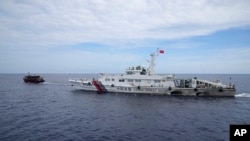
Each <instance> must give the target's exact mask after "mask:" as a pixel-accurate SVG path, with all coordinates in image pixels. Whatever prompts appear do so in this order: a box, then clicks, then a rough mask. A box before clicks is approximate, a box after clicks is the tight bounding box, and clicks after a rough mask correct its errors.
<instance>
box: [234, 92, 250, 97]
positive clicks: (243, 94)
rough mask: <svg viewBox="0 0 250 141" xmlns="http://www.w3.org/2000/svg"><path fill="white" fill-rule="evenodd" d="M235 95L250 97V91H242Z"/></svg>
mask: <svg viewBox="0 0 250 141" xmlns="http://www.w3.org/2000/svg"><path fill="white" fill-rule="evenodd" d="M235 97H250V93H240V94H236V95H235Z"/></svg>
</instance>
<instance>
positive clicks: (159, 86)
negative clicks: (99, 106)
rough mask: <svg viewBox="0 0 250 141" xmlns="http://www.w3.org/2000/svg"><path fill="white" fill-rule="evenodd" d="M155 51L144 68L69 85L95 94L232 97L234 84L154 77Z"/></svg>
mask: <svg viewBox="0 0 250 141" xmlns="http://www.w3.org/2000/svg"><path fill="white" fill-rule="evenodd" d="M159 52H160V53H164V51H163V50H157V52H156V53H151V54H150V56H151V61H150V62H149V67H148V68H147V69H146V68H144V67H142V66H136V67H129V68H128V69H126V72H125V74H120V75H105V74H100V76H99V78H98V79H84V78H82V79H70V80H69V82H70V83H71V85H72V86H74V87H76V88H77V89H80V90H85V91H96V92H98V93H105V92H114V93H128V94H150V95H186V96H235V92H236V89H235V87H234V85H232V84H229V85H225V84H222V83H221V82H220V81H216V82H213V81H208V80H202V79H198V78H196V77H194V78H190V79H176V78H175V75H159V74H155V72H154V66H155V63H154V62H155V59H156V57H157V56H158V53H159Z"/></svg>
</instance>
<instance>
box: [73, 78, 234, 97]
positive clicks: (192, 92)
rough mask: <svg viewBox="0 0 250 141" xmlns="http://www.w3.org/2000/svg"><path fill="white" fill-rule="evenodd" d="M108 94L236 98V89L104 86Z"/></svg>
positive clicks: (79, 86)
mask: <svg viewBox="0 0 250 141" xmlns="http://www.w3.org/2000/svg"><path fill="white" fill-rule="evenodd" d="M70 83H71V85H72V86H74V87H75V88H76V89H78V90H83V91H94V92H99V91H98V89H97V88H96V87H95V86H94V85H89V82H88V83H86V82H83V81H79V80H71V81H70ZM104 87H105V89H106V91H105V92H108V93H127V94H145V95H173V96H218V97H234V96H235V93H236V90H235V89H226V88H225V89H222V88H195V89H194V88H178V87H168V88H166V87H143V86H140V87H138V86H134V87H131V86H130V87H124V86H111V85H104Z"/></svg>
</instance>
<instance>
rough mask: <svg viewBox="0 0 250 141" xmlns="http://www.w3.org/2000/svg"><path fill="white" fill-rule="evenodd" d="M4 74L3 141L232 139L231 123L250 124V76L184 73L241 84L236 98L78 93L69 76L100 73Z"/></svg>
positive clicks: (0, 102)
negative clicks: (32, 78)
mask: <svg viewBox="0 0 250 141" xmlns="http://www.w3.org/2000/svg"><path fill="white" fill-rule="evenodd" d="M24 75H25V74H0V140H1V141H9V140H31V141H33V140H35V141H39V140H41V141H44V140H60V141H64V140H65V141H70V140H72V141H75V140H87V141H98V140H100V141H110V140H115V141H117V140H119V141H128V140H130V141H133V140H134V141H139V140H140V141H152V140H155V141H161V140H162V141H166V140H168V141H180V140H190V141H202V140H208V141H210V140H213V141H214V140H217V141H223V140H229V126H230V124H250V75H249V74H232V75H229V74H199V75H193V74H192V75H190V74H188V75H187V74H179V75H176V77H187V78H188V77H194V76H196V77H198V78H204V79H220V80H221V81H222V82H223V83H230V82H231V83H234V84H235V85H236V89H237V91H236V93H237V95H236V97H234V98H226V97H185V96H151V95H135V94H114V93H106V94H97V93H95V92H84V91H79V90H75V89H74V87H72V86H71V85H70V84H69V82H68V79H69V78H81V77H87V78H94V77H97V76H98V75H97V74H42V76H43V77H44V79H45V81H46V82H44V83H42V84H27V83H24V82H23V80H22V78H23V76H24Z"/></svg>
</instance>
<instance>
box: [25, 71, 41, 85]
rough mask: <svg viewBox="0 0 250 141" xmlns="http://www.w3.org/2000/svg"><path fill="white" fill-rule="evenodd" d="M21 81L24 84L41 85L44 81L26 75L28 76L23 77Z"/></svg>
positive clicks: (37, 77)
mask: <svg viewBox="0 0 250 141" xmlns="http://www.w3.org/2000/svg"><path fill="white" fill-rule="evenodd" d="M23 81H24V82H25V83H41V82H44V79H43V77H41V76H39V75H31V74H30V73H28V75H26V76H24V78H23Z"/></svg>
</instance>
